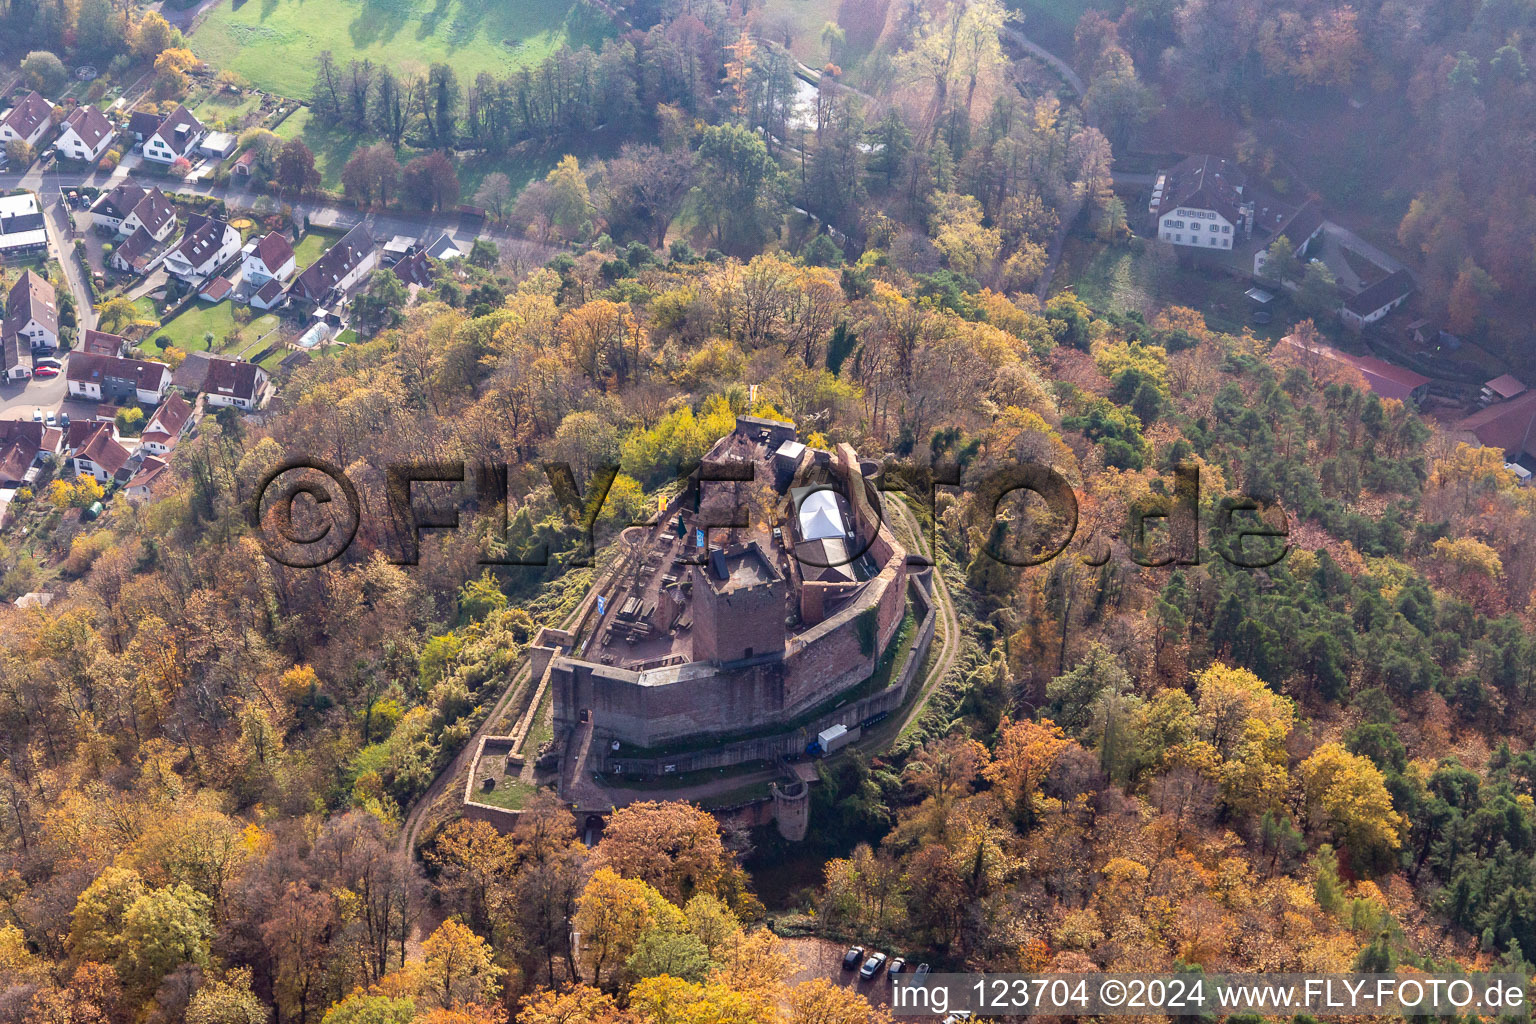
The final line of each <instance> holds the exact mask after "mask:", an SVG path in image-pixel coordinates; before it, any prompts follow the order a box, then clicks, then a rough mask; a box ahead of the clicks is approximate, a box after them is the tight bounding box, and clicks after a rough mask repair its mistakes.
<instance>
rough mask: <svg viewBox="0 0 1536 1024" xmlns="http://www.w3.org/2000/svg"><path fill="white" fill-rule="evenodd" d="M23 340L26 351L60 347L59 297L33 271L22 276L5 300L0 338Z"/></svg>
mask: <svg viewBox="0 0 1536 1024" xmlns="http://www.w3.org/2000/svg"><path fill="white" fill-rule="evenodd" d="M13 336H19V337H22V338H26V339H27V342H28V345H29V347H30V348H31V349H32V351H34V352H36V351H38V350H39V349H51V348H57V347H58V344H59V306H58V293H57V292H55V291H54V288H53V285H52V284H49V283H48V280H47V278H45V277H43V276H42V275H41V274H39V273H37V271H35V270H26V271H23V272H22V275H21V277H19V278H17V280H16V283H15V284H13V285H11V290H10V292H9V293H8V294H7V295H6V297H5V321H4V323H3V324H0V337H13Z"/></svg>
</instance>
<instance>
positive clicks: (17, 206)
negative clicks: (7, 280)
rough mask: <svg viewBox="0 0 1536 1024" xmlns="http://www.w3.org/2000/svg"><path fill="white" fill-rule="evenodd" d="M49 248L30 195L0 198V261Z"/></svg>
mask: <svg viewBox="0 0 1536 1024" xmlns="http://www.w3.org/2000/svg"><path fill="white" fill-rule="evenodd" d="M46 248H48V232H47V231H46V230H45V229H44V228H43V211H42V207H40V206H38V204H37V196H35V195H33V194H32V193H31V192H21V193H18V194H17V195H11V196H0V257H16V256H25V255H28V254H30V253H36V252H42V251H43V250H44V249H46Z"/></svg>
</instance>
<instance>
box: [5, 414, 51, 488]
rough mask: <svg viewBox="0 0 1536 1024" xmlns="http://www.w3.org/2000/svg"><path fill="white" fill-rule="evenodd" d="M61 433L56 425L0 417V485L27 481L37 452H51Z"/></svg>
mask: <svg viewBox="0 0 1536 1024" xmlns="http://www.w3.org/2000/svg"><path fill="white" fill-rule="evenodd" d="M63 440H64V436H63V434H62V432H60V431H59V429H58V428H56V427H49V426H45V425H43V424H41V423H34V422H31V421H29V420H0V487H16V486H19V485H21V484H23V483H25V482H26V476H27V471H28V470H30V469H31V468H32V465H33V463H35V462H36V461H37V458H38V456H39V455H54V454H57V453H58V451H59V446H60V445H61V444H62V443H63Z"/></svg>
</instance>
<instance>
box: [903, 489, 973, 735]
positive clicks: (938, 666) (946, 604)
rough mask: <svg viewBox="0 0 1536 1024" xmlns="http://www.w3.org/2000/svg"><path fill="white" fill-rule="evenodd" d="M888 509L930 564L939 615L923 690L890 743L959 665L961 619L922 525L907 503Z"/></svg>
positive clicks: (914, 717) (914, 546) (916, 549)
mask: <svg viewBox="0 0 1536 1024" xmlns="http://www.w3.org/2000/svg"><path fill="white" fill-rule="evenodd" d="M886 507H887V508H894V509H895V510H896V515H897V517H898V518H900V519H901V521H902V523H903V524H904V525H905V527H906V534H907V537H908V538H909V539H910V540H911V541H912V545H913V550H915V551H916V552H917V554H920V555H922V556H923V557H924V558H926V559H928V560H929V561H930V562H932V563H933V571H932V572H931V573H930V574H929V576H928V578H929V580H930V581H932V583H933V600H934V607H935V608H936V609H937V610H938V612H939V621H938V622H936V623H935V624H934V636H933V641H934V643H935V644H938V645H939V649H938V652H937V654H934V653H933V648H932V647H930V648H929V652H930V656H931V658H932V661H931V662H930V663H929V668H928V674H927V675H926V676H925V677H924V678H923V685H922V689H921V690H920V691H919V692H918V695H917V699H916V700H914V701H912V702H911V704H910V705H909V706H908V708H907V711H906V713H905V714H904V715H902V716H901V719H900V721H898V722H897V724H896V728H895V731H894V732H893V733H892V734H891V739H893V740H894V739H895V738H896V737H898V736H900V735H901V734H902V733H903V732H905V731H906V730H907V727H908V726H910V725H911V724H912V723H913V722H915V721H917V717H918V715H920V714H922V712H923V710H924V709H925V708H926V707H927V706H928V701H929V699H930V698H931V697H932V696H933V694H934V691H936V690H937V689H938V688H939V685H940V684H941V683H943V682H944V680H945V679H947V678H948V677H949V674H950V672H952V671H954V668H955V666H956V665H957V664H959V662H960V617H959V616H957V615H956V614H955V604H954V601H953V600H952V599H951V598H950V595H949V584H948V583H946V582H945V581H944V574H943V571H942V568H941V566H940V565H939V559H938V556H937V552H934V551H930V550H929V544H928V538H927V536H926V535H925V534H924V533H923V529H922V524H921V523H919V522H918V520H917V517H916V516H915V515H913V514H912V510H911V509H910V508H908V507H907V503H906V502H905V501H903V500H901V499H900V498H899V497H896V496H894V495H892V496H891V500H890V501H888V502H887V503H886Z"/></svg>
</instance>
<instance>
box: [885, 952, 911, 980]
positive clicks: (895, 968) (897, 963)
mask: <svg viewBox="0 0 1536 1024" xmlns="http://www.w3.org/2000/svg"><path fill="white" fill-rule="evenodd" d="M906 969H907V961H906V959H905V958H903V957H899V956H898V957H897V958H896V959H894V960H892V961H891V966H889V967H887V968H886V969H885V976H886V977H887V978H889V977H891V976H892V975H895V974H900V973H901V972H902V971H905V970H906Z"/></svg>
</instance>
